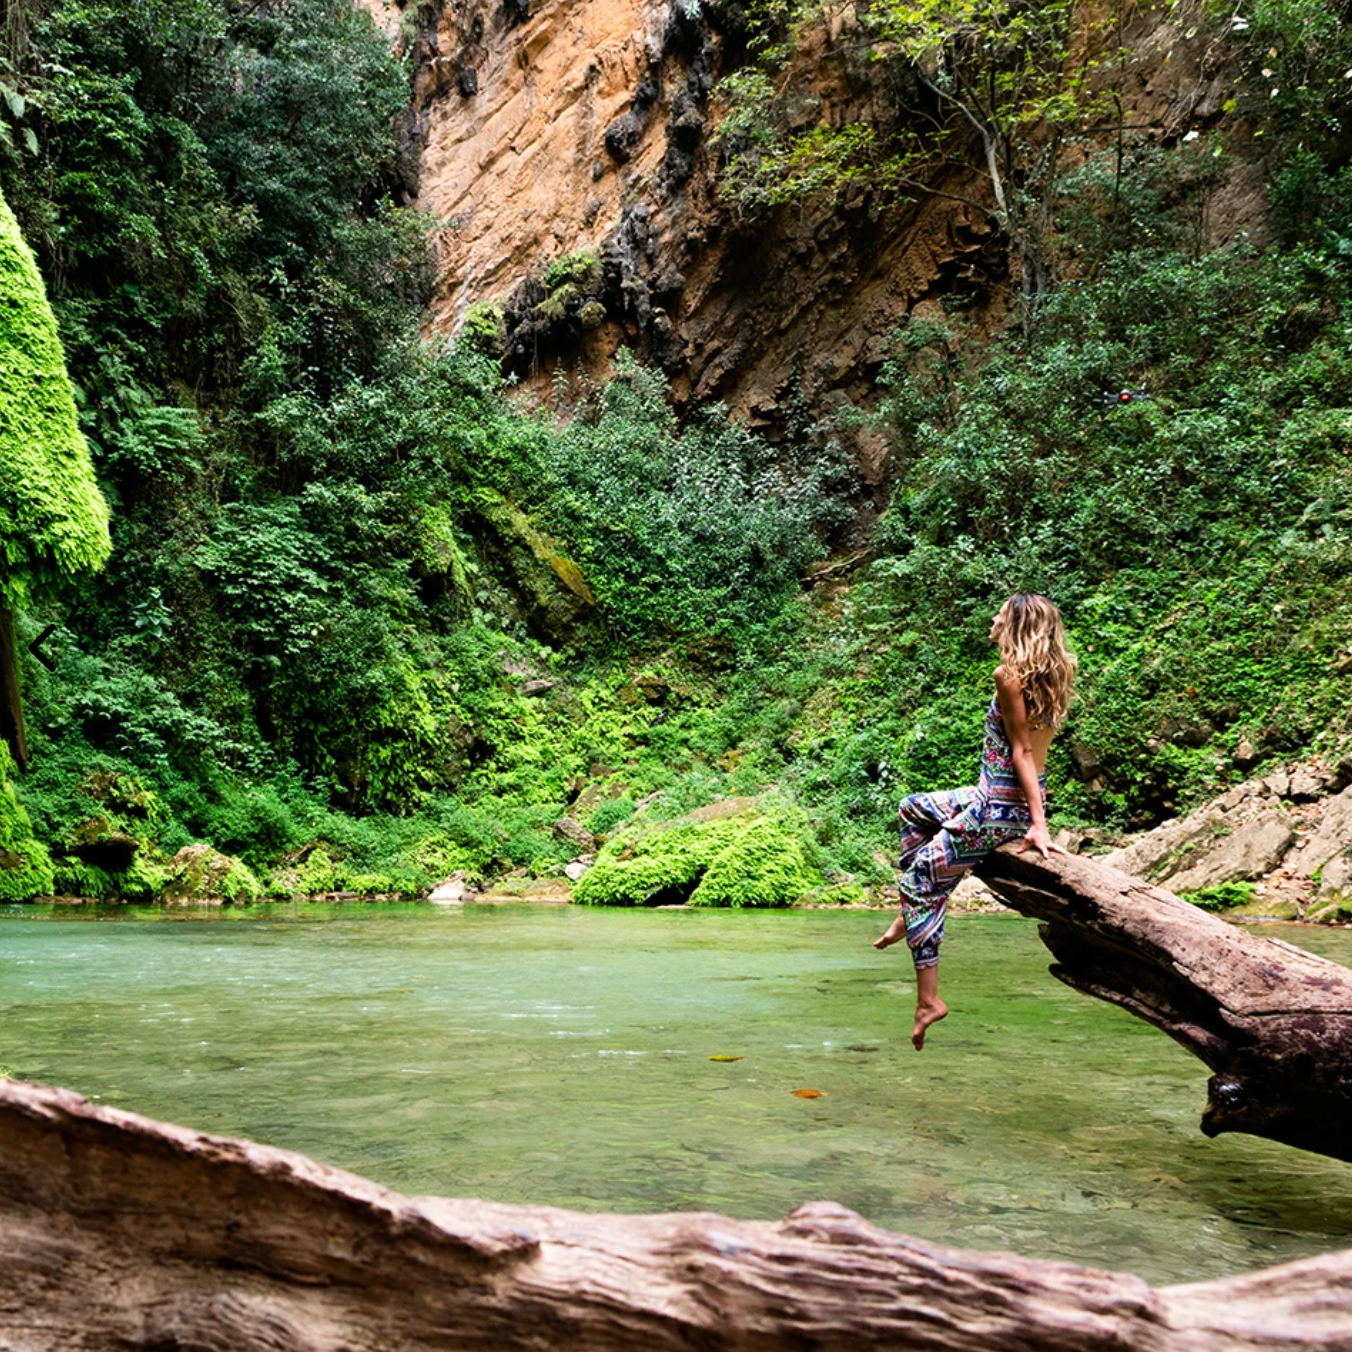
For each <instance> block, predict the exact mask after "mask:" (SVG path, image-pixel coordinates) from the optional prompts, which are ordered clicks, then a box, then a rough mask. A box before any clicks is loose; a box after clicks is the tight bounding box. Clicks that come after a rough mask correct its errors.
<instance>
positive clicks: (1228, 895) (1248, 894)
mask: <svg viewBox="0 0 1352 1352" xmlns="http://www.w3.org/2000/svg"><path fill="white" fill-rule="evenodd" d="M1253 893H1254V884H1253V883H1250V882H1228V883H1215V884H1213V885H1212V886H1211V887H1199V888H1198V889H1197V891H1195V892H1182V893H1180V894H1179V895H1180V896H1182V898H1183V900H1184V901H1190V902H1192V904H1193V905H1194V906H1200V907H1201V908H1202V909H1203V910H1204V911H1228V910H1231V909H1232V908H1234V907H1236V906H1247V905H1248V904H1249V903H1250V902H1251V901H1252V900H1253Z"/></svg>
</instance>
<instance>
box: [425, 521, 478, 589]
mask: <svg viewBox="0 0 1352 1352" xmlns="http://www.w3.org/2000/svg"><path fill="white" fill-rule="evenodd" d="M414 550H415V554H414V558H415V561H416V563H417V564H418V566H419V568H420V570H421V571H422V572H423V573H424V574H426V575H427V576H429V577H445V578H446V579H447V580H448V581H449V582H450V585H451V590H452V591H454V592H455V594H456V595H457V596H459V597H460V599H461V600H462V601H468V600H469V599H470V595H471V589H470V582H469V570H470V565H469V562H468V560H467V559H466V558H465V553H464V550H463V549H461V547H460V542H459V541H458V540H457V539H456V535H455V513H454V511H453V510H452V509H451V507H450V506H449V505H447V504H445V503H432V504H430V505H429V506H427V507H426V508H425V509H424V510H423V513H422V517H421V519H420V521H419V522H418V533H417V536H416V538H415V542H414Z"/></svg>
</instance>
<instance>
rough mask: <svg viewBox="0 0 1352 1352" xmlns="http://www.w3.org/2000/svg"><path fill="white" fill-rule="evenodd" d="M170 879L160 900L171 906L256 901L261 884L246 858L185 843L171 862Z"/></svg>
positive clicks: (204, 846)
mask: <svg viewBox="0 0 1352 1352" xmlns="http://www.w3.org/2000/svg"><path fill="white" fill-rule="evenodd" d="M168 873H169V881H168V882H166V883H165V885H164V890H163V891H162V892H161V894H160V899H161V900H162V901H164V902H166V903H168V904H169V905H171V906H203V905H211V904H213V903H220V902H225V901H228V902H233V903H234V904H235V905H241V904H247V903H249V902H251V901H257V900H258V898H259V897H261V896H262V895H263V888H262V885H261V884H260V883H259V881H258V879H257V878H255V877H254V875H253V873H252V871H251V870H250V869H249V866H248V865H247V864H245V863H244V862H243V860H240V859H236V858H234V857H233V856H232V855H228V854H222V853H221V852H220V851H219V850H213V849H212V848H211V846H210V845H185V846H184V847H183V848H182V849H181V850H179V852H178V853H177V854H176V855H174V857H173V858H172V859H171V860H170V861H169V864H168Z"/></svg>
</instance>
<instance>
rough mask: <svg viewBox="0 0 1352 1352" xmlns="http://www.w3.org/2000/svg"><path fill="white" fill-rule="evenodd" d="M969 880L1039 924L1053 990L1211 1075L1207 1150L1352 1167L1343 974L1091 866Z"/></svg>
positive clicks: (1003, 859) (1054, 866)
mask: <svg viewBox="0 0 1352 1352" xmlns="http://www.w3.org/2000/svg"><path fill="white" fill-rule="evenodd" d="M976 871H977V873H978V875H979V876H980V877H981V879H982V880H983V881H984V882H985V883H986V885H987V886H988V887H990V888H991V889H992V890H993V891H994V892H995V893H997V894H998V895H999V897H1000V899H1001V900H1002V901H1003V902H1005V904H1006V905H1009V906H1012V907H1013V908H1014V909H1015V910H1016V911H1020V912H1022V913H1023V914H1024V915H1029V916H1035V917H1036V918H1037V919H1039V920H1042V921H1043V922H1045V923H1044V924H1043V925H1042V926H1041V934H1042V941H1043V942H1044V943H1045V944H1046V945H1047V947H1048V948H1049V949H1050V950H1051V952H1052V955H1053V956H1054V957H1055V958H1056V962H1055V963H1054V964H1053V966H1052V969H1051V971H1052V975H1053V976H1055V977H1058V978H1059V979H1060V980H1062V981H1064V982H1065V983H1066V984H1067V985H1068V986H1073V987H1074V988H1075V989H1076V990H1079V991H1084V992H1085V994H1087V995H1095V996H1097V997H1098V998H1099V999H1100V1000H1107V1001H1109V1002H1110V1003H1112V1004H1115V1005H1121V1006H1122V1008H1123V1009H1127V1010H1130V1011H1131V1013H1133V1014H1135V1015H1136V1016H1137V1017H1138V1018H1142V1019H1145V1020H1146V1022H1147V1023H1153V1024H1154V1025H1155V1026H1156V1027H1157V1028H1162V1029H1163V1030H1164V1031H1165V1032H1166V1033H1168V1034H1169V1036H1170V1037H1172V1038H1173V1039H1174V1041H1176V1042H1178V1043H1181V1044H1182V1045H1183V1046H1184V1047H1186V1048H1187V1049H1188V1050H1189V1051H1190V1052H1192V1054H1193V1055H1194V1056H1196V1057H1199V1058H1200V1059H1201V1060H1202V1061H1203V1062H1205V1064H1206V1065H1207V1066H1208V1067H1209V1068H1210V1069H1211V1070H1212V1071H1213V1072H1214V1074H1213V1075H1212V1077H1211V1080H1210V1082H1209V1084H1208V1102H1207V1107H1206V1111H1205V1112H1204V1113H1203V1114H1202V1130H1203V1131H1204V1132H1205V1133H1206V1134H1207V1135H1208V1136H1218V1135H1220V1133H1221V1132H1224V1131H1243V1132H1248V1133H1249V1134H1250V1135H1253V1136H1266V1137H1267V1138H1268V1139H1269V1140H1273V1141H1281V1142H1282V1143H1284V1144H1285V1145H1293V1146H1297V1147H1299V1148H1300V1149H1302V1150H1314V1151H1317V1152H1319V1153H1320V1154H1322V1155H1331V1156H1333V1158H1334V1159H1340V1160H1352V971H1349V970H1348V969H1347V968H1346V967H1341V966H1339V965H1338V964H1337V963H1336V962H1329V961H1327V960H1326V959H1324V958H1317V957H1315V956H1314V955H1313V954H1312V953H1306V952H1305V951H1304V950H1303V949H1300V948H1296V947H1294V946H1293V945H1291V944H1288V943H1284V942H1283V941H1282V940H1280V939H1270V938H1265V937H1262V936H1260V935H1257V934H1251V933H1249V931H1247V930H1245V929H1241V928H1240V927H1238V926H1236V925H1229V924H1227V923H1226V922H1225V921H1223V920H1221V919H1219V918H1218V917H1216V916H1214V915H1209V914H1208V913H1207V912H1205V911H1203V910H1200V909H1199V908H1198V907H1196V906H1192V905H1190V904H1189V903H1188V902H1186V901H1182V900H1180V899H1179V898H1178V897H1176V896H1174V895H1173V893H1172V892H1166V891H1165V890H1164V889H1163V888H1161V887H1150V886H1148V885H1147V884H1145V883H1143V882H1141V881H1140V879H1139V878H1132V877H1129V876H1128V875H1127V874H1125V873H1119V872H1118V871H1117V870H1116V869H1114V868H1108V867H1107V866H1106V865H1104V864H1098V863H1095V862H1094V861H1093V860H1091V859H1084V858H1078V857H1075V856H1062V855H1056V856H1053V857H1052V858H1051V859H1049V860H1043V859H1039V858H1038V857H1037V856H1036V855H1035V854H1034V853H1033V852H1032V851H1029V852H1028V853H1027V854H1017V853H1015V851H1014V849H1013V847H1010V846H1006V847H1005V848H1003V849H1000V850H997V851H995V853H994V854H992V855H990V856H988V857H987V858H986V859H985V860H984V861H983V862H982V863H981V864H980V865H979V866H978V867H977V870H976Z"/></svg>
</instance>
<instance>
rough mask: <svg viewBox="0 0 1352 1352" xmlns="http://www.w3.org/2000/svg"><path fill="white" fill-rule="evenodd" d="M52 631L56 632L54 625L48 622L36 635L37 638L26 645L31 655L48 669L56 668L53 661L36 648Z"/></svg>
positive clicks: (53, 669)
mask: <svg viewBox="0 0 1352 1352" xmlns="http://www.w3.org/2000/svg"><path fill="white" fill-rule="evenodd" d="M54 633H56V625H54V624H49V625H48V626H47V627H46V628H45V629H44V630H43V631H42V633H40V634H39V635H38V636H37V638H35V639H34V640H33V641H32V643H30V644H29V645H28V651H29V652H30V653H32V654H33V656H34V657H36V658H37V659H38V661H39V662H41V663H42V665H43V666H44V667H46V668H47V670H48V671H55V670H56V664H55V663H54V662H52V661H51V660H50V659H49V658H48V657H47V655H46V654H45V653H40V652H38V648H39V647H40V646H41V645H42V644H44V643H45V642H46V641H47V640H48V639H49V638H50V637H51V636H52V635H53V634H54Z"/></svg>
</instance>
